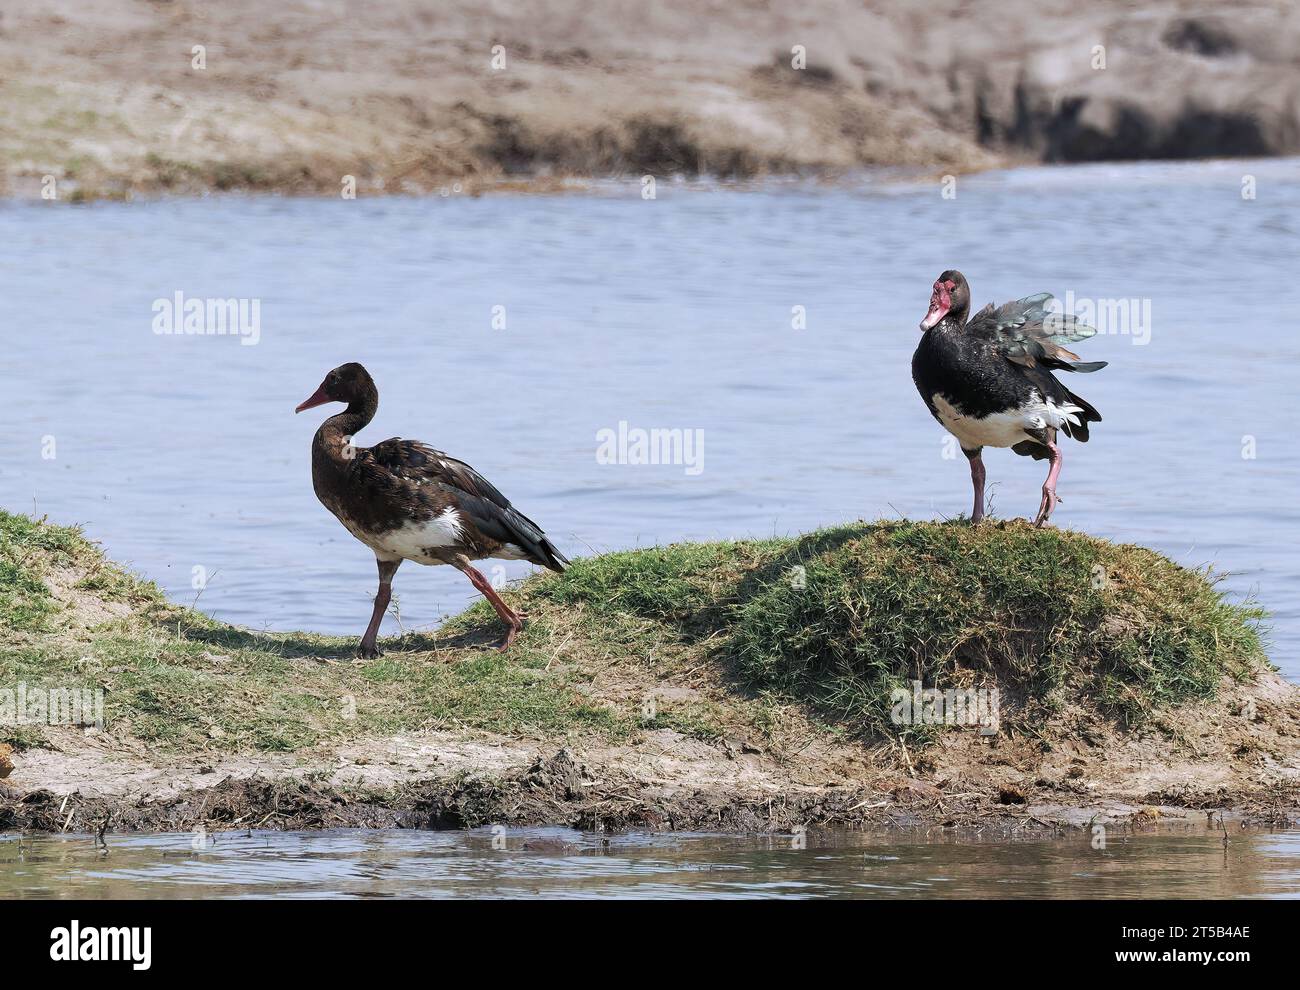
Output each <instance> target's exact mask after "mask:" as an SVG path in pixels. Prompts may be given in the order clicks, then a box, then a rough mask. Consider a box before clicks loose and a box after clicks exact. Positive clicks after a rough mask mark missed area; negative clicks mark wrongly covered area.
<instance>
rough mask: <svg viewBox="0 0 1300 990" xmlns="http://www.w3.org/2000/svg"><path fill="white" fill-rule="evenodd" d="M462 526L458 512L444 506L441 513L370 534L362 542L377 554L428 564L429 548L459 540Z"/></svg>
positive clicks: (429, 562)
mask: <svg viewBox="0 0 1300 990" xmlns="http://www.w3.org/2000/svg"><path fill="white" fill-rule="evenodd" d="M463 528H464V527H463V526H462V524H461V521H460V513H458V512H457V511H456V510H455V509H444V510H443V512H442V514H441V515H437V516H434V517H433V518H432V519H429V520H426V521H425V522H419V523H415V522H412V523H407V524H406V525H404V526H401V527H400V528H398V529H392V530H389V531H388V532H387V533H378V534H374V533H372V534H370V535H369V536H368V537H367V538H366V539H365V540H363V541H362V542H364V543H366V544H367V545H368V546H369V547H370V548H371V549H372V550H374V551H375V554H376V555H377V556H384V557H387V558H389V559H391V560H397V559H399V558H401V559H404V560H415V561H419V562H421V563H426V564H431V563H435V562H436V561H435V560H432V559H430V558H429V556H428V554H427V551H429V550H435V551H436V550H445V549H447V548H448V547H453V546H455V545H456V544H457V543H459V542H460V535H461V531H462V529H463Z"/></svg>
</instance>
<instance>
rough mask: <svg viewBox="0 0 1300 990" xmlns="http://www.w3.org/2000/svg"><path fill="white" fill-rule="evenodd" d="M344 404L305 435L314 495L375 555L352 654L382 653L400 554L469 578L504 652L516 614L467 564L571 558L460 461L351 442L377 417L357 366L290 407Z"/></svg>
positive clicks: (414, 447)
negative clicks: (499, 628)
mask: <svg viewBox="0 0 1300 990" xmlns="http://www.w3.org/2000/svg"><path fill="white" fill-rule="evenodd" d="M327 402H346V403H347V408H346V409H344V410H343V412H341V413H339V414H337V415H335V416H331V417H330V418H329V419H327V420H326V421H325V422H324V423H323V424H322V425H321V427H320V429H319V430H317V431H316V437H315V439H314V440H313V441H312V457H311V475H312V484H313V487H314V488H315V489H316V497H317V498H318V499H320V501H321V504H323V505H324V506H325V508H327V509H329V510H330V512H332V513H334V515H335V516H336V517H338V520H339V522H341V523H342V524H343V525H344V526H345V527H346V528H347V530H348V532H350V533H351V534H352V535H353V536H355V537H356V538H357V539H358V540H360V541H361V542H362V543H364V544H365V545H366V546H368V547H369V548H370V549H371V550H372V551H374V554H375V562H376V563H377V565H378V567H379V592H378V594H376V595H375V608H374V613H373V614H372V615H371V617H370V625H369V626H368V627H367V629H366V633H365V636H363V637H362V639H361V645H360V647H359V648H358V650H357V655H358V656H361V657H365V658H370V657H376V656H379V654H380V651H379V646H378V641H377V638H378V635H379V624H380V622H381V620H382V619H383V617H384V612H385V610H386V609H387V608H388V604H389V602H390V601H391V599H392V584H393V575H394V574H396V573H397V568H398V567H399V566H401V563H402V561H403V560H413V561H415V562H416V563H419V564H451V565H452V566H453V567H455V568H457V569H458V570H460V571H461V572H462V573H464V574H465V576H466V577H468V578H469V580H470V582H471V583H472V584H473V585H474V587H475V588H477V589H478V590H479V591H480V592H481V593H482V594H483V597H485V598H486V599H487V600H488V601H489V602H491V604H492V607H493V608H494V609H496V612H497V614H498V615H499V616H501V618H502V620H503V621H504V622H505V623H506V625H507V626H508V630H507V632H506V636H505V640H504V641H503V642H502V643H501V644H500V646H499V647H498V648H499V649H502V650H504V649H506V647H508V646H509V645H510V644H511V643H513V642H514V641H515V637H516V636H518V635H519V631H520V630H521V629H522V628H523V618H522V617H521V616H520V615H519V614H518V613H517V612H515V611H514V610H513V609H512V608H511V607H510V606H509V605H507V604H506V603H505V601H504V600H503V599H502V598H501V596H500V595H498V594H497V592H496V589H494V588H493V587H492V584H491V582H489V581H488V579H487V578H486V577H484V576H483V574H481V573H480V572H479V571H478V570H477V569H476V568H475V567H474V565H473V563H472V561H475V560H482V559H483V558H486V557H495V558H499V559H504V560H528V561H531V562H532V563H534V564H538V565H539V566H541V567H546V568H549V569H550V570H553V571H558V572H563V571H564V568H565V567H566V566H567V565H568V563H569V561H568V560H567V558H565V556H564V554H562V553H560V551H559V550H558V549H556V547H555V544H553V543H552V542H551V541H550V540H549V539H547V538H546V534H545V533H543V532H542V530H541V528H540V527H539V526H538V525H537V524H536V523H535V522H533V521H532V520H531V519H529V518H528V517H527V516H525V515H524V514H523V513H521V512H520V511H519V510H518V509H516V508H514V507H513V506H512V505H511V504H510V502H509V500H508V499H507V498H506V497H505V496H504V495H502V494H501V493H500V492H499V491H497V490H496V488H494V487H493V486H492V485H491V484H490V483H489V482H488V481H487V479H485V478H484V477H483V476H482V475H481V474H479V473H478V472H477V471H475V470H474V469H473V468H472V467H470V466H469V465H468V464H466V463H465V462H464V461H458V460H456V459H455V458H454V457H449V456H448V455H446V454H444V453H443V452H442V451H440V450H434V449H433V448H432V447H428V446H426V445H425V444H422V443H420V442H419V441H416V440H402V439H400V438H397V437H394V438H393V439H391V440H385V441H384V442H383V443H379V444H375V446H373V447H356V446H354V445H353V442H352V441H353V437H354V436H356V434H357V433H359V432H361V430H362V429H363V428H364V427H365V426H366V425H367V424H368V423H369V422H370V421H371V420H372V419H374V417H375V411H376V409H378V408H379V391H378V389H376V388H375V383H374V380H373V379H372V378H371V377H370V374H369V373H368V372H367V371H366V369H365V368H363V367H362V366H361V365H359V364H355V363H352V364H345V365H341V366H340V367H338V368H335V369H334V370H333V371H331V372H330V373H329V374H328V375H326V376H325V380H324V381H323V382H322V383H321V386H320V388H318V389H317V390H316V392H315V394H313V395H312V396H311V398H309V399H307V400H306V401H305V402H303V403H302V404H301V405H300V406H298V408H297V409H296V410H294V411H295V412H302V411H303V410H304V409H311V408H313V407H315V406H320V405H324V404H325V403H327Z"/></svg>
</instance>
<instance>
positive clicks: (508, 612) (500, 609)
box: [452, 557, 524, 650]
mask: <svg viewBox="0 0 1300 990" xmlns="http://www.w3.org/2000/svg"><path fill="white" fill-rule="evenodd" d="M452 563H453V564H455V565H456V567H457V569H459V570H460V571H461V572H462V573H463V574H464V575H465V576H466V577H467V578H469V579H470V583H471V584H473V585H474V587H475V588H477V589H478V590H479V592H480V593H481V594H482V595H483V597H484V598H486V599H487V600H488V601H489V602H491V603H492V607H493V608H494V609H496V610H497V615H499V616H501V618H502V620H503V621H504V622H505V623H506V624H507V625H508V626H509V627H510V628H509V629H507V630H506V638H505V639H504V640H502V641H501V645H499V646H498V647H497V649H498V650H505V649H506V648H507V647H509V646H510V644H511V643H513V642H514V641H515V637H516V636H518V635H519V632H520V630H521V629H523V628H524V620H523V619H521V618H520V617H519V614H518V613H517V612H515V610H514V609H512V608H511V607H510V606H509V605H507V604H506V603H505V601H503V600H502V598H501V596H500V595H498V594H497V592H496V589H495V588H493V587H492V582H490V581H489V580H488V579H487V578H485V577H484V576H483V575H482V574H481V573H480V572H479V571H478V569H477V568H475V567H474V565H473V564H471V563H470V562H469V558H468V557H458V558H457V559H456V560H454V561H452Z"/></svg>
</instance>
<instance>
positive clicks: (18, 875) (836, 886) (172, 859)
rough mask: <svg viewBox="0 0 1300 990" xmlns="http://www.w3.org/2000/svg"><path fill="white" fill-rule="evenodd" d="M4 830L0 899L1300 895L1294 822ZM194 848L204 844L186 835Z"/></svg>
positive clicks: (1299, 845)
mask: <svg viewBox="0 0 1300 990" xmlns="http://www.w3.org/2000/svg"><path fill="white" fill-rule="evenodd" d="M795 844H796V843H795V840H794V839H793V838H792V837H790V836H718V835H697V834H668V835H664V834H648V833H632V834H627V835H609V836H604V835H599V834H592V833H582V832H573V831H569V830H567V829H527V830H505V831H498V832H496V833H493V832H492V831H490V830H487V829H479V830H475V831H469V832H414V831H367V830H352V831H333V832H251V833H250V832H233V833H219V834H217V835H216V836H208V837H207V838H206V840H197V841H196V840H195V839H194V838H191V837H190V836H189V835H111V834H110V835H109V836H108V837H107V846H106V847H102V848H101V847H100V846H98V844H97V843H96V841H95V839H94V837H93V836H88V835H34V836H18V835H0V899H6V898H16V897H40V898H60V897H62V898H122V897H129V898H186V899H194V898H203V899H208V898H228V897H271V896H274V897H277V898H285V897H310V898H393V897H458V898H465V897H493V898H527V897H549V898H584V897H636V898H680V897H713V898H742V897H745V898H844V897H852V898H907V899H910V898H945V897H946V898H953V897H960V898H1019V897H1038V898H1212V899H1217V898H1239V897H1251V898H1265V897H1266V898H1281V897H1286V898H1295V897H1300V871H1297V860H1298V859H1300V832H1295V831H1292V832H1276V833H1262V832H1260V833H1241V834H1236V833H1234V834H1232V835H1231V839H1230V842H1229V845H1228V848H1227V849H1226V850H1225V849H1224V846H1223V841H1222V838H1221V837H1220V835H1219V834H1218V833H1216V832H1213V831H1211V830H1209V829H1206V830H1199V829H1198V830H1194V831H1189V832H1186V833H1182V834H1167V833H1166V834H1146V835H1141V834H1139V835H1128V836H1124V835H1118V834H1112V835H1111V836H1110V837H1109V839H1108V840H1107V842H1106V848H1105V849H1094V848H1092V837H1091V833H1085V832H1082V831H1080V832H1077V833H1072V834H1071V836H1070V837H1068V838H1064V839H1061V838H1057V839H1022V840H1012V841H1006V840H1005V838H999V839H997V840H994V839H988V840H984V841H981V840H979V839H975V838H969V837H968V838H960V839H959V838H943V837H941V833H936V835H932V836H928V837H927V836H923V835H902V836H899V835H894V836H879V835H877V836H867V835H862V834H860V833H826V834H816V833H810V834H809V835H807V836H806V837H805V838H804V848H795V847H794V846H795ZM196 845H197V846H198V847H199V848H195V847H196Z"/></svg>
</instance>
